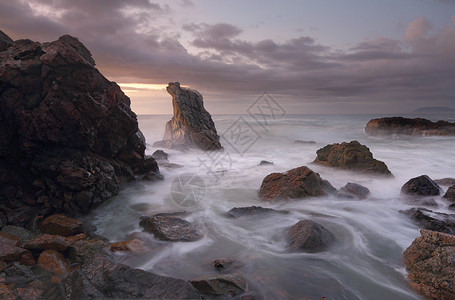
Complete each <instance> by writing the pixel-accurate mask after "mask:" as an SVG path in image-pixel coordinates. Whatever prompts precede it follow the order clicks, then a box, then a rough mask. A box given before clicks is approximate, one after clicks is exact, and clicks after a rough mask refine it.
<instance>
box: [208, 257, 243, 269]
mask: <svg viewBox="0 0 455 300" xmlns="http://www.w3.org/2000/svg"><path fill="white" fill-rule="evenodd" d="M236 262H237V260H236V259H235V258H234V257H223V258H218V259H215V260H214V261H213V262H212V263H213V266H214V267H215V269H217V270H218V271H221V270H225V269H227V268H228V267H230V266H231V265H232V264H234V263H236Z"/></svg>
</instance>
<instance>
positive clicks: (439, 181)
mask: <svg viewBox="0 0 455 300" xmlns="http://www.w3.org/2000/svg"><path fill="white" fill-rule="evenodd" d="M434 182H436V183H437V184H438V185H445V186H452V185H455V178H442V179H435V180H434Z"/></svg>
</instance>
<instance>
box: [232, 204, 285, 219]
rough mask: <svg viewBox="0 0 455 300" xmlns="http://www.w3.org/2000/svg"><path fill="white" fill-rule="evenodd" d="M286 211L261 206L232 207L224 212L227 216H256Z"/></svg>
mask: <svg viewBox="0 0 455 300" xmlns="http://www.w3.org/2000/svg"><path fill="white" fill-rule="evenodd" d="M288 213H289V212H288V211H283V210H275V209H272V208H264V207H261V206H248V207H234V208H233V209H231V210H229V211H228V212H227V213H226V216H227V217H230V218H239V217H243V216H257V215H261V216H262V215H268V214H288Z"/></svg>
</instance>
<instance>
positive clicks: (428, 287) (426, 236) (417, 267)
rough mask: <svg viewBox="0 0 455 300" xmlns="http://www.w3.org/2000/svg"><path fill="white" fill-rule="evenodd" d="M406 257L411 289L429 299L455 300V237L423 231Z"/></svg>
mask: <svg viewBox="0 0 455 300" xmlns="http://www.w3.org/2000/svg"><path fill="white" fill-rule="evenodd" d="M420 234H421V236H420V237H418V238H417V239H415V240H414V242H412V244H411V246H409V248H408V249H406V250H405V251H404V253H403V259H404V264H405V267H406V270H407V271H408V277H409V279H410V280H411V286H412V287H413V288H414V289H415V290H416V291H418V292H419V293H422V294H423V295H425V297H426V298H428V299H454V298H455V296H454V295H455V276H453V274H455V263H454V257H455V236H453V235H450V234H445V233H441V232H435V231H429V230H421V231H420Z"/></svg>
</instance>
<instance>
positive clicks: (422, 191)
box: [401, 175, 441, 196]
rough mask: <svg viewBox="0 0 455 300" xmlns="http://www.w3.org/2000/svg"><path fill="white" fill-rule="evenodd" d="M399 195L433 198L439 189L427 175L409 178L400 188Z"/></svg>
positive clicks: (439, 191)
mask: <svg viewBox="0 0 455 300" xmlns="http://www.w3.org/2000/svg"><path fill="white" fill-rule="evenodd" d="M401 193H403V194H406V195H412V196H435V195H439V194H440V193H441V188H440V187H439V185H438V184H437V183H436V182H434V181H433V180H432V179H431V178H430V177H428V176H427V175H421V176H419V177H415V178H411V179H410V180H409V181H408V182H406V183H405V184H404V185H403V186H402V187H401Z"/></svg>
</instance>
